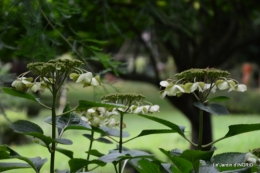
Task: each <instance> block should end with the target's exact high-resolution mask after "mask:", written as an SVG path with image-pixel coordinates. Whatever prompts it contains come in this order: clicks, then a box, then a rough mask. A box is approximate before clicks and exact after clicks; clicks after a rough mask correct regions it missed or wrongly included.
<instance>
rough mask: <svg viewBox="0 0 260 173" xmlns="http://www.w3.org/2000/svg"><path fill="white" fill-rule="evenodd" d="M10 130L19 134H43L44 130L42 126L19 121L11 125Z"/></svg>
mask: <svg viewBox="0 0 260 173" xmlns="http://www.w3.org/2000/svg"><path fill="white" fill-rule="evenodd" d="M10 128H11V129H13V130H14V131H15V132H17V133H28V132H36V133H40V134H43V130H42V128H41V127H40V126H38V125H37V124H35V123H32V122H30V121H26V120H18V121H16V122H14V123H13V124H11V126H10Z"/></svg>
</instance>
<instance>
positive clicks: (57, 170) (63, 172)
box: [55, 169, 70, 173]
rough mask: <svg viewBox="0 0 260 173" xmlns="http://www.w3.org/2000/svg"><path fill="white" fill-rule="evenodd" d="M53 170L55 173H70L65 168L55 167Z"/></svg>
mask: <svg viewBox="0 0 260 173" xmlns="http://www.w3.org/2000/svg"><path fill="white" fill-rule="evenodd" d="M55 172H56V173H70V171H69V170H67V169H65V170H59V169H56V170H55Z"/></svg>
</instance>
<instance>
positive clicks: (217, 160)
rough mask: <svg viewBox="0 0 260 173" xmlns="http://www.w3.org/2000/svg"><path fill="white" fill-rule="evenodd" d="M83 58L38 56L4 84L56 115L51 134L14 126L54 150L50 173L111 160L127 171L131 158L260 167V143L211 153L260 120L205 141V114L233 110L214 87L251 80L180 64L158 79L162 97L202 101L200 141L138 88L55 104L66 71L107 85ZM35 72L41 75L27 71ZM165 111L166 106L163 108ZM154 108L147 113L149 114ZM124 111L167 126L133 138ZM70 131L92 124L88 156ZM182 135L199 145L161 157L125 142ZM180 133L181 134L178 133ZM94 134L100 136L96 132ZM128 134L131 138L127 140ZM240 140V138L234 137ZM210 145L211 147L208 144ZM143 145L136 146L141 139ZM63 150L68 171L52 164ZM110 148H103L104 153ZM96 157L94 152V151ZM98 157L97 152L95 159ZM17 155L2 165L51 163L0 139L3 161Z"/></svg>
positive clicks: (160, 167)
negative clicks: (47, 98)
mask: <svg viewBox="0 0 260 173" xmlns="http://www.w3.org/2000/svg"><path fill="white" fill-rule="evenodd" d="M82 65H83V63H82V62H81V61H79V60H71V59H55V60H50V61H48V62H36V63H30V64H28V66H27V67H28V69H29V71H28V72H26V73H23V74H21V75H19V76H18V77H17V78H16V80H15V81H14V82H13V83H12V88H7V87H6V88H2V91H3V92H4V93H6V94H10V95H13V96H16V97H21V98H25V99H29V100H31V101H34V102H37V103H39V104H40V105H42V106H43V107H45V108H46V109H49V110H50V111H51V116H50V117H47V118H46V119H45V120H44V121H45V122H46V123H48V124H50V126H51V129H52V130H51V131H52V133H51V136H48V135H45V134H44V132H43V130H42V128H41V127H40V126H39V125H37V124H35V123H33V122H30V121H26V120H18V121H16V122H14V123H13V124H12V125H11V126H10V128H11V129H13V130H14V131H15V132H17V133H21V134H25V135H28V136H31V137H33V138H34V141H35V142H36V143H38V144H40V145H42V146H44V147H46V152H49V154H50V173H54V172H59V173H76V172H77V173H79V172H82V173H83V172H95V169H96V168H97V167H104V166H106V165H107V164H112V165H113V166H114V172H116V173H122V172H124V170H125V166H126V163H127V162H129V163H130V164H131V165H132V166H133V167H134V168H135V169H136V170H137V171H138V172H141V173H159V172H168V173H171V172H172V173H190V172H195V173H198V172H201V173H204V172H205V173H209V172H212V173H214V172H222V171H225V172H259V171H260V166H259V164H260V159H259V157H260V148H259V149H253V150H252V151H251V152H248V153H239V152H229V153H222V154H217V155H214V151H215V149H214V147H213V145H214V144H215V143H216V142H218V141H220V140H223V139H226V138H229V137H232V136H236V135H239V134H241V133H246V132H251V131H255V130H260V123H258V124H238V125H231V126H229V130H228V132H227V133H226V135H224V136H223V137H222V138H220V139H217V140H215V141H212V142H211V143H208V144H203V143H202V139H203V129H202V127H203V116H204V115H203V113H204V112H209V113H211V114H213V115H225V114H228V110H227V109H226V108H225V107H224V106H222V105H221V104H219V103H218V102H222V101H226V100H229V98H228V97H226V96H217V97H213V98H212V97H210V94H211V93H214V92H217V91H218V90H227V91H228V92H231V91H238V92H244V91H246V90H247V88H246V86H245V85H243V84H239V83H238V81H236V80H234V79H232V78H231V77H230V73H229V72H227V71H222V70H218V69H214V68H206V69H189V70H187V71H183V72H181V73H178V74H176V75H175V76H174V78H170V79H168V80H165V81H161V82H160V85H161V87H162V90H161V91H160V92H159V96H160V97H161V98H164V97H165V96H175V97H181V95H182V94H193V95H194V97H195V98H196V100H197V101H196V102H194V106H195V107H197V108H198V111H199V113H200V114H199V117H198V119H199V120H200V121H199V122H200V129H199V139H198V143H197V144H196V143H193V142H192V141H191V140H189V138H188V137H187V136H186V135H185V134H184V132H185V127H183V126H178V125H176V124H174V123H172V122H170V121H167V120H164V119H161V118H158V116H156V115H157V114H160V113H158V112H159V110H160V108H159V106H158V105H153V104H152V103H150V102H148V101H146V100H145V97H144V96H142V95H141V94H136V93H111V94H108V95H105V96H103V97H102V98H101V102H94V101H88V100H79V102H78V106H76V107H75V108H71V107H70V105H69V104H67V105H66V107H65V108H64V110H63V112H62V113H61V114H58V113H57V111H56V105H57V99H58V96H59V93H60V91H61V88H62V86H63V84H64V82H65V81H66V79H67V78H70V79H71V80H72V81H74V82H76V83H79V84H81V85H83V87H88V86H97V87H98V86H100V85H102V83H101V80H100V78H99V76H96V77H94V76H93V74H92V73H91V72H89V71H86V70H85V69H83V68H81V66H82ZM28 73H33V74H34V75H36V76H37V77H36V78H31V77H26V76H27V75H28ZM45 89H48V90H49V91H50V92H51V94H52V104H51V105H45V104H44V103H42V102H41V100H40V99H39V98H36V97H35V96H34V95H32V94H30V92H36V91H42V92H43V91H44V90H45ZM161 111H162V110H161ZM152 113H155V114H153V115H148V114H152ZM127 114H137V115H138V116H140V117H143V118H146V119H147V121H154V122H157V123H159V124H162V125H164V126H165V129H144V130H143V131H141V132H140V133H139V134H138V135H137V136H134V137H130V134H129V133H127V132H125V131H124V128H125V126H126V123H124V117H125V116H126V115H127ZM68 130H83V131H87V132H88V134H85V135H84V137H86V138H88V139H89V147H88V148H87V149H86V150H87V151H85V152H86V157H85V158H74V157H73V151H70V150H67V149H63V148H61V147H60V145H71V144H72V143H73V142H77V141H71V140H70V139H64V138H63V134H64V133H65V132H66V131H68ZM165 133H168V134H171V135H176V134H178V135H180V136H181V137H183V138H184V139H185V140H187V142H189V143H190V144H191V145H194V146H195V147H197V149H196V150H191V149H187V150H184V151H182V150H179V149H174V146H173V149H172V150H171V151H166V150H164V149H163V148H160V149H159V150H160V151H161V152H162V153H163V154H165V155H166V156H167V158H168V160H169V162H168V163H165V162H162V161H161V160H159V159H158V158H156V156H154V155H152V154H150V153H147V152H145V151H140V150H132V149H128V148H125V147H124V144H125V143H127V142H129V141H132V140H134V139H136V138H139V137H142V136H146V135H154V134H165ZM174 133H176V134H174ZM95 134H100V137H98V138H95V137H94V136H96V135H95ZM125 138H127V139H125ZM95 142H102V143H108V144H111V143H115V144H116V146H115V149H114V150H111V151H109V152H107V151H97V150H95V149H93V145H94V144H95ZM234 145H235V144H234ZM209 146H211V147H212V150H210V151H205V148H208V147H209ZM137 147H138V146H137ZM56 152H60V153H62V154H64V155H65V156H67V157H69V158H70V160H69V162H68V168H69V169H68V170H59V168H56V167H55V153H56ZM104 153H105V154H104ZM90 156H92V157H90ZM92 158H95V159H92ZM8 159H18V160H21V162H7V161H5V162H0V172H3V171H8V170H12V169H22V168H32V169H34V171H35V172H37V173H38V172H40V170H41V167H42V166H43V164H44V163H46V162H47V159H46V158H44V159H43V158H41V157H39V156H36V157H34V158H28V157H26V156H21V155H19V154H18V153H17V152H15V151H14V150H13V149H11V148H10V147H8V146H6V145H2V146H0V160H8Z"/></svg>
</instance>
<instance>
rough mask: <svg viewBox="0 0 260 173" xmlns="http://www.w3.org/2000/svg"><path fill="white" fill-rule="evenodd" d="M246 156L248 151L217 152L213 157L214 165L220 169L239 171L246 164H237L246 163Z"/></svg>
mask: <svg viewBox="0 0 260 173" xmlns="http://www.w3.org/2000/svg"><path fill="white" fill-rule="evenodd" d="M245 156H246V153H239V152H227V153H222V154H217V155H215V156H214V157H213V163H214V166H215V167H217V168H218V170H219V171H227V170H233V171H235V170H236V171H238V169H239V168H244V166H242V165H241V166H239V165H237V164H238V163H244V162H245ZM242 170H243V169H242ZM242 170H241V171H242Z"/></svg>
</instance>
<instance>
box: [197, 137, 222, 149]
mask: <svg viewBox="0 0 260 173" xmlns="http://www.w3.org/2000/svg"><path fill="white" fill-rule="evenodd" d="M222 139H225V137H222V138H219V139H217V140H215V141H213V142H211V143H208V144H206V145H202V148H206V147H209V146H211V145H213V144H215V143H217V142H218V141H221V140H222Z"/></svg>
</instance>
